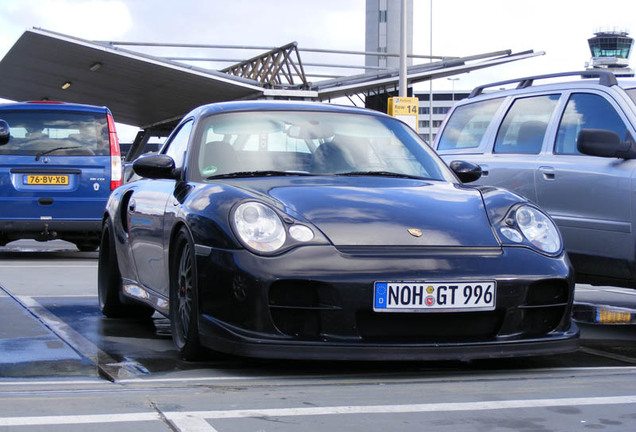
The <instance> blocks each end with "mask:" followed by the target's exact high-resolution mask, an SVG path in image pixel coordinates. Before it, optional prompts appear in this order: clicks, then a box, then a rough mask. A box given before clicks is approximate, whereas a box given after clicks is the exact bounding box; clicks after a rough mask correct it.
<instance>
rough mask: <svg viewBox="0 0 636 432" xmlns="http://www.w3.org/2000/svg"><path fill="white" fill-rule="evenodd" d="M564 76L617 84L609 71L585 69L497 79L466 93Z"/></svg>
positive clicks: (603, 84) (473, 95) (610, 84)
mask: <svg viewBox="0 0 636 432" xmlns="http://www.w3.org/2000/svg"><path fill="white" fill-rule="evenodd" d="M566 76H580V77H581V78H598V79H599V81H598V83H599V84H600V85H602V86H606V87H611V86H614V85H617V84H618V82H617V81H616V77H615V76H614V74H613V73H612V72H610V71H604V70H586V71H578V72H561V73H554V74H547V75H535V76H530V77H525V78H517V79H511V80H507V81H499V82H496V83H492V84H485V85H482V86H479V87H475V88H474V89H473V91H472V92H470V95H468V98H472V97H475V96H479V95H480V94H482V93H483V91H484V89H487V88H489V87H497V86H502V85H506V84H513V83H516V82H518V83H519V84H518V85H517V88H518V89H523V88H526V87H530V86H531V85H532V84H533V83H534V81H535V80H538V79H547V78H558V77H566Z"/></svg>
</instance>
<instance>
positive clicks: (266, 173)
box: [206, 170, 313, 180]
mask: <svg viewBox="0 0 636 432" xmlns="http://www.w3.org/2000/svg"><path fill="white" fill-rule="evenodd" d="M308 175H313V174H310V173H308V172H306V171H273V170H270V171H238V172H232V173H227V174H217V175H212V176H209V177H207V178H206V180H214V179H223V178H238V177H276V176H308Z"/></svg>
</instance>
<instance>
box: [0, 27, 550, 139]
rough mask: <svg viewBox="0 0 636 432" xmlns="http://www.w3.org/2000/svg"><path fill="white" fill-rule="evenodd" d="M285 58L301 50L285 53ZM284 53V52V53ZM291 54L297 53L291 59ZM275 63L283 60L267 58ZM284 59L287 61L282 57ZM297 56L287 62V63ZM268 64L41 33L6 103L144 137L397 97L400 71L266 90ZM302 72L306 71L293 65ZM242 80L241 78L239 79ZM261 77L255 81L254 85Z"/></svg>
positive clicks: (32, 32)
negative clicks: (234, 117)
mask: <svg viewBox="0 0 636 432" xmlns="http://www.w3.org/2000/svg"><path fill="white" fill-rule="evenodd" d="M283 48H285V49H286V50H290V49H295V46H289V45H287V46H285V47H283ZM281 49H282V48H281ZM290 52H291V51H290ZM542 54H543V53H542V52H538V53H535V52H532V51H527V52H523V53H516V54H513V53H511V52H510V51H499V52H493V53H486V54H481V55H476V56H470V57H461V58H452V59H442V60H439V61H434V62H430V63H426V64H423V65H415V66H411V67H409V69H408V73H407V75H408V76H407V81H408V83H409V85H410V84H413V83H415V82H419V81H425V80H429V79H434V78H440V77H444V76H450V75H454V74H459V73H464V72H468V71H470V70H475V69H481V68H486V67H491V66H495V65H498V64H502V63H507V62H511V61H516V60H521V59H525V58H530V57H534V56H538V55H542ZM267 56H268V57H269V58H277V56H275V55H273V54H272V53H267ZM278 57H280V56H278ZM289 57H290V56H289V55H287V56H286V58H289ZM263 58H264V57H259V58H255V59H253V62H260V63H254V64H251V65H250V64H247V62H249V61H247V62H243V63H244V64H243V65H242V67H241V68H240V69H241V70H249V71H250V75H249V76H250V77H251V78H244V77H241V76H237V75H233V74H231V73H230V70H232V73H234V74H237V70H238V69H237V68H233V69H232V68H227V69H226V70H225V71H214V70H209V69H203V68H199V67H195V66H191V65H189V64H185V63H181V62H177V61H172V60H167V59H164V58H159V57H154V56H150V55H146V54H143V53H139V52H135V51H131V50H129V49H123V48H121V47H119V46H116V45H113V44H112V43H111V44H109V43H104V42H94V41H88V40H84V39H79V38H76V37H72V36H68V35H63V34H60V33H54V32H50V31H47V30H42V29H36V28H34V29H29V30H26V31H25V32H24V33H23V34H22V36H21V37H20V38H19V39H18V40H17V42H16V43H15V44H14V45H13V47H12V48H11V49H10V50H9V52H8V53H7V54H6V55H5V57H4V58H3V59H2V61H0V77H1V78H0V97H1V98H5V99H10V100H17V101H25V100H60V101H66V102H76V103H85V104H93V105H105V106H107V107H108V108H110V110H111V111H112V112H113V115H114V116H115V119H116V120H117V121H118V122H121V123H126V124H130V125H134V126H139V127H140V128H142V129H151V128H157V127H161V126H162V125H166V126H167V125H173V124H174V123H175V122H176V121H177V120H178V119H180V118H181V117H182V116H183V115H185V114H186V113H188V112H189V111H190V110H191V109H192V108H194V107H196V106H199V105H203V104H207V103H212V102H219V101H228V100H239V99H259V98H286V99H289V98H301V99H312V100H330V99H332V98H337V97H342V96H351V95H354V94H365V93H367V92H369V91H375V92H377V91H382V90H383V89H389V90H393V89H394V88H396V87H397V85H398V80H399V76H398V71H397V70H396V71H388V72H386V71H385V72H371V73H365V74H360V75H355V76H349V77H343V78H335V79H330V80H323V81H318V82H316V83H310V82H307V81H306V80H303V83H302V85H295V84H294V85H292V84H287V85H285V84H280V85H276V86H272V84H271V83H272V77H271V74H270V75H269V76H268V81H267V82H260V81H259V80H258V77H259V76H263V74H260V75H259V74H258V73H255V72H254V67H263V68H271V64H261V63H262V62H263V60H262V59H263ZM293 66H294V67H293V69H289V68H286V69H285V68H280V69H281V70H287V71H288V72H287V73H289V71H290V70H294V71H296V72H298V71H302V65H300V67H298V66H296V65H293ZM239 75H240V74H239ZM254 77H256V79H254Z"/></svg>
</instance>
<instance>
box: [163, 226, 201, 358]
mask: <svg viewBox="0 0 636 432" xmlns="http://www.w3.org/2000/svg"><path fill="white" fill-rule="evenodd" d="M173 250H174V253H173V254H172V258H171V262H172V266H171V271H170V329H171V330H172V340H173V342H174V344H175V346H176V347H177V349H178V350H179V353H180V354H181V357H182V358H183V359H184V360H196V359H197V358H199V356H200V354H201V345H200V343H199V322H198V315H199V307H198V293H197V268H196V261H195V254H194V241H193V240H192V236H191V235H190V233H189V232H188V230H187V229H186V228H185V227H182V228H181V229H180V230H179V232H178V234H177V237H176V240H175V243H174V248H173Z"/></svg>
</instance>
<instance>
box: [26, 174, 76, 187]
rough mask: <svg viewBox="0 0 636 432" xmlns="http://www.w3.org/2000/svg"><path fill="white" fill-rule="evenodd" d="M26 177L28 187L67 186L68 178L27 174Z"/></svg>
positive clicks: (58, 175) (57, 175) (65, 176)
mask: <svg viewBox="0 0 636 432" xmlns="http://www.w3.org/2000/svg"><path fill="white" fill-rule="evenodd" d="M26 177H27V179H26V184H28V185H45V186H57V185H68V176H67V175H64V174H46V175H44V174H37V175H35V174H29V175H27V176H26Z"/></svg>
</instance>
